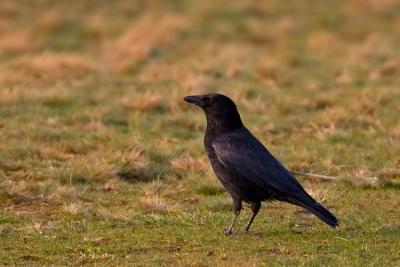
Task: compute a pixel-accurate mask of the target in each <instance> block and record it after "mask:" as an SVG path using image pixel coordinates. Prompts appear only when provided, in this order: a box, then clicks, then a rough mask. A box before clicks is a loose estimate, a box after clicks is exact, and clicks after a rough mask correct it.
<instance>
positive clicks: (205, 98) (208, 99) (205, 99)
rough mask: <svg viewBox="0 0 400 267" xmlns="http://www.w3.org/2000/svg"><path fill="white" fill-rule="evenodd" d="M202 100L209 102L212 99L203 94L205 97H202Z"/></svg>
mask: <svg viewBox="0 0 400 267" xmlns="http://www.w3.org/2000/svg"><path fill="white" fill-rule="evenodd" d="M203 101H204V102H205V103H207V104H211V102H212V99H211V97H208V96H205V97H204V98H203Z"/></svg>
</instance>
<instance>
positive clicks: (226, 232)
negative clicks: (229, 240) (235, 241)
mask: <svg viewBox="0 0 400 267" xmlns="http://www.w3.org/2000/svg"><path fill="white" fill-rule="evenodd" d="M224 235H226V236H230V235H232V229H224Z"/></svg>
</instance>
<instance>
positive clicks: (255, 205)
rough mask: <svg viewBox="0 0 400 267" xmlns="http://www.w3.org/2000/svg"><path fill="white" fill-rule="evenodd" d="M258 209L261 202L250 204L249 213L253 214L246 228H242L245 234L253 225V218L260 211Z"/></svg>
mask: <svg viewBox="0 0 400 267" xmlns="http://www.w3.org/2000/svg"><path fill="white" fill-rule="evenodd" d="M260 207H261V202H253V203H251V211H252V212H253V214H252V215H251V218H250V220H249V222H248V223H247V224H246V227H245V228H244V232H245V233H247V232H248V231H249V230H250V226H251V224H252V223H253V221H254V218H255V217H256V216H257V213H258V211H259V210H260Z"/></svg>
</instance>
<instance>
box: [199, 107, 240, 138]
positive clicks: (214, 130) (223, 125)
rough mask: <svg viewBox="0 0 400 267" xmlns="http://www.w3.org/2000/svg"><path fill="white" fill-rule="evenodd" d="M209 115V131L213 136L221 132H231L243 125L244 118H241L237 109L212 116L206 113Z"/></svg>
mask: <svg viewBox="0 0 400 267" xmlns="http://www.w3.org/2000/svg"><path fill="white" fill-rule="evenodd" d="M206 117H207V131H206V132H207V133H208V134H211V135H212V136H218V135H219V134H224V133H229V132H232V131H234V130H237V129H239V128H242V127H243V123H242V120H241V119H240V115H239V112H238V111H237V110H235V111H232V112H229V113H223V114H218V115H215V114H213V115H212V116H211V115H209V114H206Z"/></svg>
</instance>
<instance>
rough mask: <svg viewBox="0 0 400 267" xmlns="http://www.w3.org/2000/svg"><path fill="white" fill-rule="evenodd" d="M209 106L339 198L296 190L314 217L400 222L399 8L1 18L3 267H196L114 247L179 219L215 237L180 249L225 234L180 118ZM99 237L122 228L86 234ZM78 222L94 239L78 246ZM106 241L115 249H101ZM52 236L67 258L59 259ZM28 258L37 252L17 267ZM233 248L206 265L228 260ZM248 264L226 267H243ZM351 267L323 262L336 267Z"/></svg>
mask: <svg viewBox="0 0 400 267" xmlns="http://www.w3.org/2000/svg"><path fill="white" fill-rule="evenodd" d="M204 92H222V93H225V94H227V95H229V96H230V97H232V98H233V99H234V100H235V101H236V102H237V104H238V108H239V110H240V111H241V114H242V118H243V119H244V121H245V123H246V125H247V126H248V128H250V129H251V130H252V131H253V132H254V133H255V135H256V136H257V137H259V138H260V139H261V140H263V142H264V143H265V144H266V145H267V147H269V148H270V150H271V151H272V152H273V153H274V154H275V155H276V156H277V157H278V158H279V159H281V160H282V161H283V162H284V163H285V165H287V166H288V167H289V168H290V169H292V170H297V171H302V172H313V173H319V174H325V175H331V176H335V177H337V178H338V179H340V180H343V181H345V182H343V183H342V182H340V183H333V184H332V183H321V182H319V181H310V180H303V182H304V183H305V185H306V188H307V190H309V191H310V192H311V194H312V195H313V196H315V197H316V198H317V199H319V200H322V201H327V202H328V203H330V204H332V205H334V204H335V203H336V205H337V206H336V207H333V210H335V211H338V210H339V211H340V212H339V217H341V218H342V220H344V221H345V222H346V220H350V218H353V217H352V216H355V215H354V214H357V216H358V217H359V218H361V219H359V221H358V223H359V224H360V225H361V224H368V223H370V225H371V227H372V228H373V227H375V226H376V227H378V226H379V225H383V224H384V223H387V220H389V221H390V220H391V219H390V218H392V220H393V221H392V222H393V224H390V223H387V224H388V225H390V226H393V225H395V218H396V217H397V218H398V216H397V215H398V212H397V213H396V211H395V210H392V209H391V210H388V209H390V208H391V207H396V206H398V205H399V204H400V200H399V198H398V197H395V196H397V195H398V189H399V188H400V185H399V183H398V178H399V177H400V176H399V175H400V174H399V173H400V170H399V169H400V157H399V155H400V141H399V139H400V116H399V107H400V1H397V0H379V1H378V0H348V1H323V0H309V1H305V0H300V1H299V0H290V1H278V0H270V1H224V0H217V1H209V0H205V1H161V0H160V1H128V0H115V1H101V0H86V1H74V2H73V3H72V2H71V1H63V0H57V1H49V0H33V1H28V0H26V1H25V0H22V1H11V0H2V1H1V2H0V210H1V211H2V213H0V216H2V217H0V238H3V241H4V242H3V243H2V245H0V246H3V250H2V252H0V256H1V259H2V262H3V263H10V262H14V263H22V262H27V261H34V262H42V263H51V262H53V263H54V262H58V261H59V260H63V261H62V262H64V263H65V264H68V263H73V264H80V263H84V262H91V261H93V262H104V261H106V260H110V259H114V260H115V259H116V258H117V259H118V261H121V262H124V261H128V262H129V261H130V259H131V260H132V259H135V260H138V261H139V262H141V260H142V261H143V263H145V262H146V261H145V259H146V258H145V257H146V256H145V254H146V253H147V252H149V251H150V252H149V253H156V254H157V253H159V254H157V255H158V256H157V257H158V258H154V259H153V260H154V262H155V263H160V262H163V259H168V260H169V261H167V262H169V263H172V262H181V263H182V262H184V263H185V262H186V263H187V264H195V263H196V262H203V261H204V260H205V259H204V258H203V257H206V256H205V255H206V254H207V253H208V252H207V253H206V252H204V253H203V251H202V252H199V255H200V256H199V255H197V254H196V255H197V256H198V258H196V257H197V256H194V257H195V258H194V260H193V261H190V260H189V258H185V257H184V256H183V258H179V257H178V258H174V257H175V256H174V255H175V254H177V255H181V254H179V253H180V252H179V251H175V252H170V247H168V248H167V249H166V250H163V249H162V248H158V247H157V246H156V247H155V248H156V249H155V250H158V252H154V251H152V250H151V249H150V250H148V251H147V252H146V250H143V251H142V250H140V249H143V247H148V246H150V245H149V244H152V243H151V242H150V241H146V240H147V239H146V238H147V237H148V236H150V235H151V236H154V233H159V232H158V231H160V229H159V228H155V229H153V228H149V230H147V231H148V232H146V231H145V232H143V233H141V234H142V236H141V235H140V233H137V232H135V233H134V235H133V236H130V241H127V240H125V241H126V242H128V243H124V242H125V241H121V242H119V243H118V244H117V245H116V246H117V247H112V246H111V245H110V242H108V243H107V240H111V239H118V238H120V240H124V236H125V233H126V231H128V232H130V231H133V232H134V231H135V230H132V228H133V229H135V226H136V225H139V226H141V225H147V224H150V225H154V224H156V225H158V226H159V227H161V226H162V227H167V226H166V225H164V224H168V222H170V221H168V220H175V219H172V218H171V214H174V215H176V214H179V216H180V217H179V218H183V219H182V220H183V222H181V221H174V222H175V223H176V224H178V225H180V224H179V223H181V224H182V225H183V226H182V225H181V226H182V227H183V228H182V229H186V228H188V226H189V225H192V226H193V225H196V222H197V221H198V219H199V218H200V219H204V220H206V221H207V220H211V219H205V218H209V217H210V216H209V215H210V214H211V217H213V218H215V220H216V221H211V222H210V223H213V225H214V226H213V227H206V226H199V227H204V229H202V230H200V229H199V228H197V229H194V230H193V231H194V232H193V233H191V232H187V235H188V236H190V235H191V234H193V235H196V233H198V232H202V233H203V234H204V236H207V235H206V234H205V233H207V231H209V234H210V236H211V235H212V233H215V231H217V230H216V229H219V228H221V227H222V225H224V222H225V219H226V218H228V217H229V216H230V200H229V197H228V196H227V195H226V194H225V193H224V189H223V188H222V187H221V186H220V184H219V182H218V181H217V180H216V178H215V177H214V175H213V174H212V172H211V171H210V167H209V164H208V161H207V158H206V155H205V152H204V149H203V143H202V142H203V132H204V129H205V118H204V115H203V114H202V112H201V111H200V110H197V109H195V108H193V107H191V106H190V105H188V104H187V103H185V102H183V101H182V98H183V97H184V96H185V95H187V94H191V93H204ZM365 188H374V190H373V191H368V190H367V191H363V190H364V189H365ZM349 190H352V191H351V194H350V193H348V192H349ZM380 190H382V191H380ZM346 192H347V193H346ZM381 192H385V196H386V197H387V198H388V199H390V200H388V199H386V200H385V201H386V202H385V203H383V202H379V201H376V202H374V203H372V202H369V201H370V200H368V199H370V198H369V197H367V196H370V197H371V194H372V195H373V196H374V197H373V198H375V199H384V198H383V197H382V195H381ZM374 194H375V195H374ZM391 194H393V195H391ZM396 194H397V195H396ZM351 195H354V198H353V196H351ZM360 196H364V197H360ZM390 196H392V197H390ZM347 198H349V199H347ZM359 198H360V199H364V200H365V201H367V203H364V202H363V203H359V202H358V200H357V199H359ZM371 198H372V197H371ZM343 199H346V202H347V203H348V205H347V206H346V204H343V203H342V204H340V205H339V204H338V203H341V202H340V200H343ZM382 201H383V200H382ZM388 201H389V202H388ZM390 201H393V202H392V203H391V204H390V205H387V204H388V203H390ZM272 205H275V206H274V207H275V209H273V208H270V209H268V210H267V211H266V212H267V213H268V214H269V215H268V216H271V214H273V215H272V216H275V217H278V218H280V220H281V222H282V220H283V221H284V223H283V225H284V227H287V228H289V229H290V227H291V226H292V224H291V223H290V221H291V220H295V218H296V215H293V211H294V210H295V208H288V210H287V211H285V210H278V211H277V210H276V207H279V205H278V204H272ZM285 207H286V206H285ZM364 207H369V208H370V209H371V210H373V213H374V216H373V217H371V213H370V212H368V211H366V210H365V209H364ZM193 212H194V213H195V214H197V215H196V216H197V217H195V218H194V217H190V216H189V215H188V214H193ZM357 212H358V213H357ZM149 214H150V215H149ZM154 214H156V215H157V216H158V217H157V216H156V217H154V216H153V215H154ZM290 214H291V215H290ZM185 216H186V217H185ZM297 216H298V215H297ZM303 216H305V215H303ZM173 218H175V217H173ZM282 218H285V219H282ZM167 219H168V220H167ZM132 220H133V223H132V224H133V226H132V224H126V222H127V221H129V222H132ZM176 220H178V219H176ZM261 220H262V219H260V221H261ZM307 220H309V218H306V219H304V221H307ZM383 220H384V221H383ZM103 221H106V222H108V223H111V222H112V223H114V224H116V225H117V226H118V227H120V228H118V227H117V228H115V229H114V230H110V229H108V227H109V226H110V225H109V224H107V223H105V224H104V225H100V226H96V227H94V226H93V225H98V224H99V222H103ZM72 222H74V223H77V224H79V225H83V226H82V227H86V228H85V229H86V230H85V232H88V233H89V234H88V236H86V237H85V238H88V239H87V240H86V241H84V240H82V238H81V237H82V236H81V234H80V230H79V229H80V228H79V227H78V226H76V225H75V224H74V223H72ZM315 223H316V221H314V224H315ZM260 224H261V222H260ZM265 225H272V226H269V227H272V229H275V230H277V231H279V229H281V228H279V227H280V226H279V222H275V224H274V222H271V220H265ZM76 227H78V228H79V229H78V228H76ZM91 227H92V228H91ZM102 227H103V228H102ZM124 227H125V228H124ZM185 227H186V228H185ZM260 227H261V226H260ZM310 227H311V226H310ZM393 227H394V226H393ZM104 229H107V232H108V235H109V237H105V236H101V238H100V239H98V240H97V239H96V238H97V237H98V235H100V234H98V231H100V232H102V231H105V230H104ZM166 229H167V230H166V232H162V233H163V234H164V235H167V236H168V233H169V234H170V235H173V234H174V233H175V232H176V231H177V229H170V228H166ZM168 229H169V230H168ZM256 229H257V228H256ZM269 229H270V230H271V228H269ZM284 229H285V228H284ZM180 230H181V229H178V231H180ZM221 230H222V228H221ZM91 231H93V232H91ZM168 231H171V232H168ZM182 231H189V230H182ZM213 231H214V232H213ZM282 231H285V230H282ZM66 232H69V233H70V234H71V235H68V234H65V233H66ZM133 232H132V233H133ZM38 233H41V234H38ZM43 233H49V234H48V235H49V236H52V235H54V236H56V238H54V239H51V238H50V239H49V240H50V241H49V240H47V239H43V235H42V234H43ZM62 233H64V234H62ZM91 233H92V234H93V235H92V236H91ZM159 234H160V236H163V234H161V233H159ZM354 234H355V233H354ZM1 235H3V237H2V236H1ZM60 235H61V236H63V238H64V239H63V240H64V241H65V244H66V245H65V246H66V247H68V246H70V247H71V248H72V247H74V248H77V249H71V250H70V251H68V252H66V253H67V254H66V256H65V255H64V256H62V257H61V256H60V255H59V253H60V245H59V242H57V240H58V237H59V236H60ZM106 235H107V234H106ZM138 236H140V238H141V239H140V240H141V241H140V242H139V241H138V243H134V242H136V241H137V239H135V238H138ZM397 237H398V231H397ZM107 238H108V239H107ZM160 238H161V237H160ZM163 238H164V239H162V240H158V242H159V244H161V245H162V244H165V242H167V241H166V240H167V239H168V237H166V236H163ZM193 238H194V239H193V240H192V241H190V242H192V243H193V244H197V243H196V242H199V243H202V244H207V242H208V241H210V240H212V239H210V240H208V239H206V240H203V239H201V238H206V237H201V238H200V237H199V236H194V237H193ZM196 238H198V239H196ZM199 238H200V239H199ZM210 238H211V237H210ZM252 238H253V242H260V246H262V245H261V244H262V242H263V240H262V238H260V239H259V240H258V241H254V238H255V237H254V236H253V237H252ZM360 238H361V237H360ZM377 238H378V239H379V237H377ZM382 238H383V237H382ZM24 240H29V244H30V245H29V246H31V248H32V249H31V251H30V252H27V254H26V255H25V256H26V257H22V258H21V257H20V251H21V249H22V250H23V249H24V248H25V246H26V242H25V241H24ZM46 240H47V241H46ZM93 240H94V241H93ZM96 240H97V241H96ZM104 240H106V241H104ZM396 240H398V239H396ZM103 241H104V242H103ZM214 241H215V240H214ZM214 241H213V242H214ZM297 241H298V240H297ZM297 241H296V240H295V241H293V244H294V245H295V244H296V242H297ZM129 242H132V243H129ZM141 242H142V243H141ZM146 242H150V243H146ZM163 242H164V243H163ZM168 242H169V241H168ZM168 242H167V243H168ZM171 242H172V241H171ZM176 242H177V243H179V242H178V241H176ZM190 242H189V243H190ZM221 242H222V241H221ZM224 242H227V241H224ZM299 242H300V241H299ZM358 242H362V241H358ZM88 243H89V244H91V245H90V246H89V248H88V246H87V244H88ZM316 243H318V242H316ZM44 244H46V248H44V247H43V246H44ZM93 244H94V245H93ZM168 244H169V243H168ZM114 245H115V244H114ZM128 245H129V246H137V248H138V249H139V251H141V252H138V251H136V252H127V251H126V249H125V248H126V247H127V246H128ZM225 245H226V244H222V245H221V246H220V248H219V251H217V252H212V253H211V254H210V255H208V256H207V257H208V259H211V260H224V258H223V256H221V255H222V254H223V253H225V254H226V251H225V252H224V246H225ZM249 245H250V243H249ZM177 246H179V245H177ZM204 246H205V247H207V245H204ZM287 246H290V245H289V244H287ZM189 247H190V246H189ZM211 247H212V244H210V248H209V249H211ZM372 247H373V246H372ZM61 248H65V247H61ZM96 249H97V250H96ZM180 249H181V250H185V249H186V247H185V246H183V247H181V248H180ZM248 249H249V250H246V249H243V255H242V256H243V257H242V258H240V257H239V258H232V259H231V260H232V261H233V262H234V263H239V260H241V259H246V261H248V260H249V258H248V255H251V253H252V251H251V247H249V248H248ZM315 249H316V248H315ZM376 249H377V250H374V249H372V251H370V253H372V254H373V253H377V251H378V250H379V248H378V247H376ZM396 249H397V248H395V247H389V248H387V252H388V253H390V252H391V251H392V252H393V251H396ZM311 250H312V249H311ZM249 251H250V252H249ZM283 251H284V250H283ZM312 251H314V250H312ZM316 251H317V250H315V251H314V252H310V253H317V252H316ZM334 251H335V249H332V251H331V252H332V253H333V252H334ZM379 251H380V250H379ZM253 252H254V251H253ZM278 252H279V251H278ZM397 252H398V250H397ZM104 253H105V254H104ZM113 253H114V254H113ZM129 253H133V254H135V253H136V254H137V255H139V256H136V258H135V257H133V256H132V257H133V258H126V257H125V256H126V255H128V254H129ZM163 253H166V254H165V255H164V254H163ZM174 253H175V254H174ZM188 253H189V252H188ZM237 253H239V252H237ZM248 253H250V254H248ZM254 253H255V252H254ZM273 253H275V252H273ZM273 253H272V254H273ZM393 253H394V252H393ZM239 254H240V253H239ZM278 254H279V253H278ZM372 254H371V255H372ZM76 255H81V256H79V257H81V258H79V257H78V258H79V259H75V260H77V261H72V260H71V257H75V256H76ZM102 255H103V256H102ZM104 255H106V256H104ZM107 255H108V256H107ZM110 255H111V256H112V255H113V256H112V257H114V258H112V257H111V256H110ZM262 255H264V254H262ZM355 255H358V254H357V253H356V254H354V255H353V256H351V257H353V258H351V257H350V259H348V258H346V257H349V255H347V254H346V255H344V256H343V255H337V256H331V257H333V258H332V260H333V261H335V260H337V259H335V258H334V257H342V256H343V258H340V259H341V260H343V261H342V262H343V263H346V262H348V261H347V260H350V261H352V260H354V259H355V258H354V257H356V256H355ZM393 255H395V254H393ZM225 256H226V255H225ZM318 256H319V255H318V254H312V256H311V259H313V257H315V259H316V258H317V257H318ZM63 257H64V258H63ZM115 257H116V258H115ZM119 257H120V258H119ZM210 257H211V258H210ZM226 257H228V258H229V253H228V256H226ZM274 257H275V256H274ZM277 257H278V256H277ZM278 258H279V257H278ZM361 258H362V257H361V256H360V258H357V260H360V261H362V259H361ZM179 259H180V260H179ZM304 259H305V258H303V256H302V255H300V256H299V262H297V263H301V262H303V260H304ZM367 259H368V258H367ZM103 260H104V261H103ZM147 260H148V259H147ZM253 260H254V263H255V264H256V263H257V261H256V260H255V259H253ZM71 261H72V262H71ZM118 261H117V262H118ZM250 262H251V261H250ZM303 263H304V262H303Z"/></svg>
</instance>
